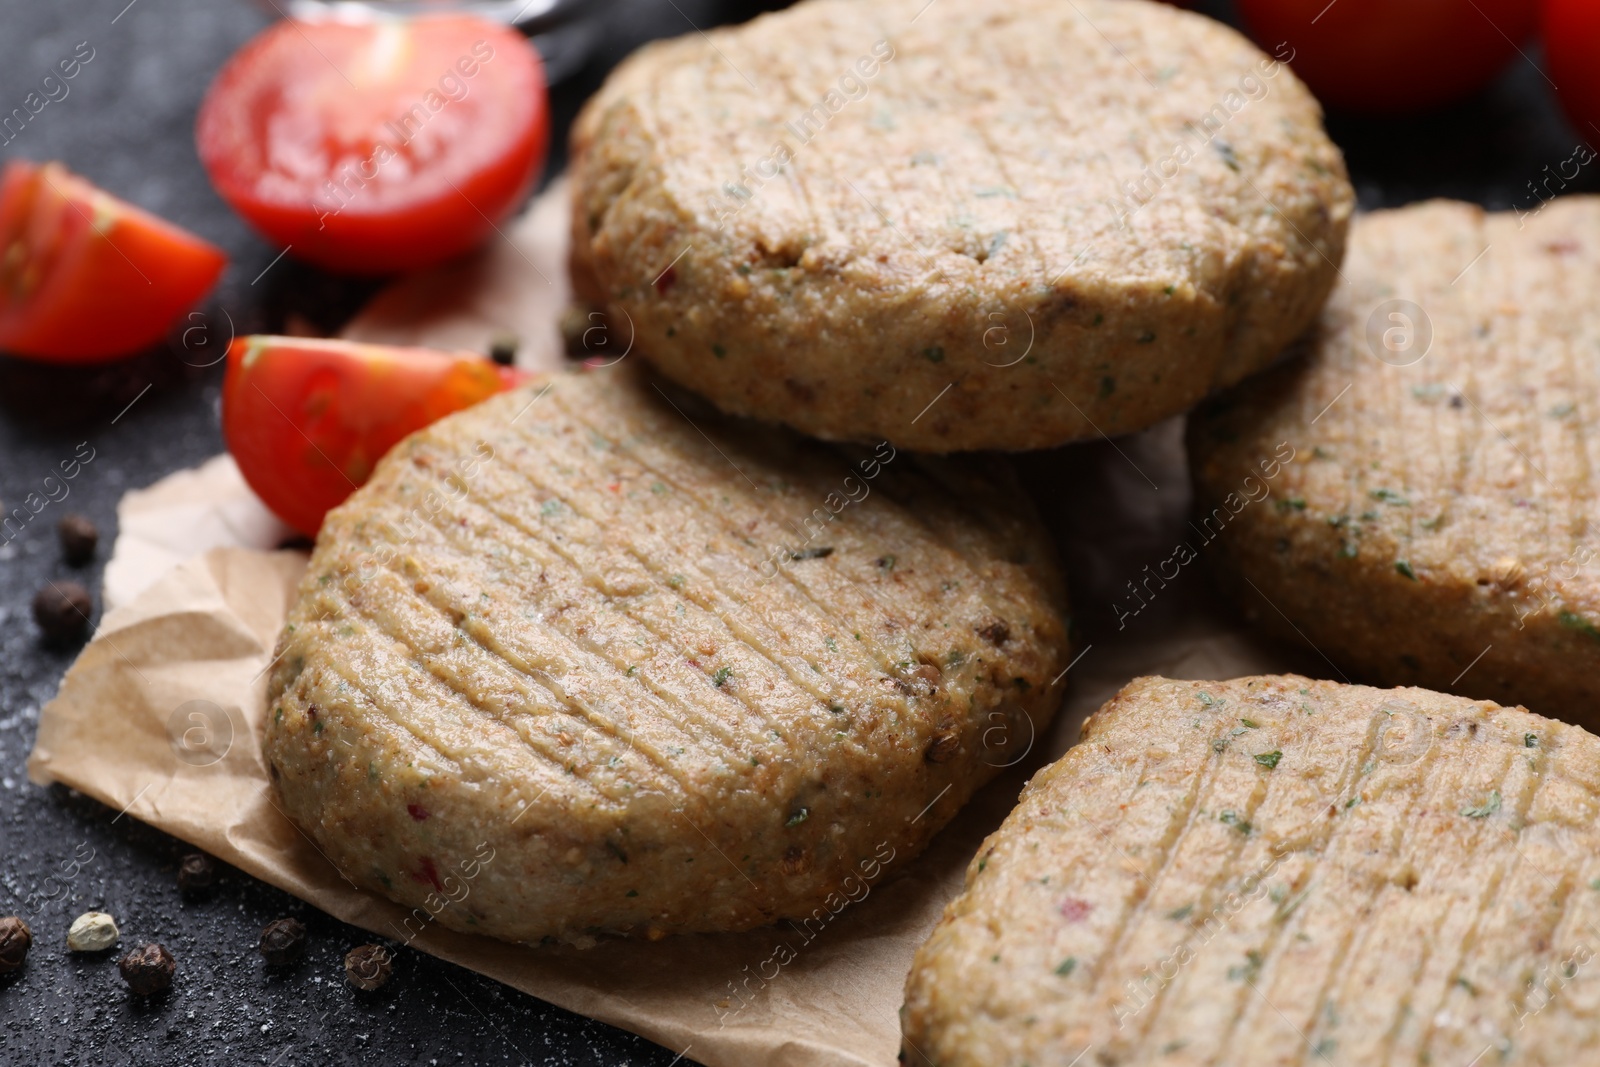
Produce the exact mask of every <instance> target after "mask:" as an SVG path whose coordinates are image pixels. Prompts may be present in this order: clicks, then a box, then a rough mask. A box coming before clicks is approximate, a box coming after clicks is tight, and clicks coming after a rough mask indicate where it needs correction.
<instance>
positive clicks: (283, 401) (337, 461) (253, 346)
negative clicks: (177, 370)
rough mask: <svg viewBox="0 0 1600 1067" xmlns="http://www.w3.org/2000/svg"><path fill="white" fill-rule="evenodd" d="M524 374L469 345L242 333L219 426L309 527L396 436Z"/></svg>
mask: <svg viewBox="0 0 1600 1067" xmlns="http://www.w3.org/2000/svg"><path fill="white" fill-rule="evenodd" d="M528 378H529V375H527V374H526V373H525V372H522V371H517V370H512V369H510V368H507V367H500V366H497V365H496V364H494V363H492V362H490V361H489V360H488V359H485V358H484V357H483V356H481V355H479V354H477V353H475V352H441V351H438V350H435V349H431V348H401V347H396V346H392V345H374V344H362V343H358V342H353V341H332V340H321V339H310V338H301V337H270V336H261V335H257V336H250V337H240V338H236V339H235V340H234V342H233V344H232V345H230V346H229V348H228V371H227V375H226V377H225V378H224V380H223V385H222V434H223V437H224V438H225V439H226V440H227V443H228V451H230V452H231V453H233V458H234V461H235V462H237V463H238V465H239V471H240V473H241V474H243V475H244V480H245V481H246V482H248V483H249V485H250V488H251V489H253V490H255V493H256V495H257V496H259V497H260V498H261V499H262V501H263V502H264V503H265V504H266V505H267V506H268V507H269V508H271V509H272V510H273V511H274V512H275V513H276V514H277V515H278V517H279V518H281V519H283V521H284V522H286V523H288V524H289V525H290V526H293V527H294V528H295V529H297V530H299V531H300V532H301V533H303V534H306V535H308V536H312V537H314V536H316V533H317V530H318V528H319V527H321V525H322V518H323V516H324V515H326V514H327V513H328V510H329V509H330V508H333V507H336V506H338V505H339V504H340V503H342V502H343V501H344V499H345V498H346V497H348V496H349V495H350V494H351V493H353V492H354V491H355V490H356V489H357V488H358V487H359V486H361V485H362V484H363V483H365V482H366V480H367V478H368V477H369V476H371V474H372V469H373V468H374V467H375V466H376V465H377V463H378V460H380V459H381V458H383V455H384V453H386V452H388V451H389V449H391V448H393V447H394V446H395V444H397V443H398V442H399V441H400V440H401V439H402V438H404V437H406V436H407V435H409V434H411V433H414V432H415V431H417V430H420V429H422V428H423V427H425V426H428V425H429V424H431V423H433V422H436V421H438V420H439V419H441V418H443V417H444V416H446V415H449V414H451V413H452V412H455V411H460V410H461V409H463V408H467V407H471V406H472V405H473V404H476V403H478V402H479V401H480V400H485V399H487V398H488V397H491V396H493V395H494V394H496V393H499V392H503V391H505V390H507V389H510V388H513V387H515V386H517V385H519V384H521V383H522V382H524V381H526V380H528Z"/></svg>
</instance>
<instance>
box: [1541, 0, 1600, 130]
mask: <svg viewBox="0 0 1600 1067" xmlns="http://www.w3.org/2000/svg"><path fill="white" fill-rule="evenodd" d="M1544 52H1545V63H1546V66H1547V67H1548V69H1549V74H1550V78H1551V80H1552V81H1554V82H1555V83H1556V96H1557V98H1558V99H1559V100H1560V101H1561V107H1562V109H1563V110H1565V111H1566V113H1567V117H1568V118H1569V119H1571V120H1572V125H1573V126H1574V127H1575V128H1576V129H1577V131H1578V136H1579V137H1582V138H1583V140H1584V142H1585V143H1586V145H1588V144H1600V63H1597V62H1596V59H1597V58H1600V4H1596V3H1595V2H1594V0H1545V5H1544ZM1590 151H1591V154H1590V156H1589V158H1590V159H1592V158H1593V155H1592V150H1590ZM1585 162H1587V161H1585Z"/></svg>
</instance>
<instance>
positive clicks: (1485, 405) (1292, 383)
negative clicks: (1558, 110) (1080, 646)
mask: <svg viewBox="0 0 1600 1067" xmlns="http://www.w3.org/2000/svg"><path fill="white" fill-rule="evenodd" d="M1597 285H1600V198H1595V197H1572V198H1566V199H1560V200H1556V201H1553V202H1551V203H1550V204H1549V205H1547V206H1546V207H1545V208H1544V209H1543V210H1542V211H1540V212H1539V213H1537V214H1535V215H1532V216H1530V217H1527V218H1519V217H1518V216H1517V215H1516V214H1514V213H1511V212H1506V213H1498V214H1489V213H1485V212H1484V211H1483V210H1482V209H1481V208H1478V207H1477V206H1475V205H1470V204H1462V203H1454V202H1449V201H1434V202H1430V203H1425V204H1418V205H1414V206H1412V207H1407V208H1403V209H1400V210H1397V211H1383V212H1375V213H1373V214H1372V215H1368V216H1364V217H1363V218H1361V219H1359V220H1358V221H1357V222H1356V225H1355V227H1354V228H1353V230H1352V232H1351V241H1350V255H1349V258H1348V260H1347V262H1346V264H1345V268H1344V281H1342V282H1341V283H1340V285H1339V287H1338V288H1337V289H1336V290H1335V292H1334V294H1333V297H1332V298H1331V299H1330V301H1329V303H1328V307H1327V309H1326V311H1325V312H1324V313H1323V316H1322V320H1321V323H1320V326H1319V329H1318V332H1317V333H1316V334H1315V335H1313V336H1312V337H1311V338H1310V344H1309V351H1308V352H1307V353H1306V354H1305V355H1304V357H1303V358H1301V359H1299V360H1297V361H1295V362H1293V363H1290V364H1288V365H1286V366H1284V367H1283V368H1281V369H1275V370H1274V371H1272V372H1270V373H1269V374H1266V375H1263V376H1262V377H1261V378H1259V379H1257V380H1255V381H1252V382H1249V383H1247V384H1245V385H1243V386H1241V387H1240V388H1239V389H1237V390H1236V391H1234V392H1233V393H1231V394H1229V395H1226V396H1224V397H1221V398H1219V399H1218V401H1217V402H1216V403H1215V404H1212V405H1208V406H1207V408H1205V409H1203V410H1202V411H1201V412H1199V413H1197V414H1196V415H1195V416H1194V417H1193V418H1192V419H1191V420H1190V431H1189V440H1190V458H1191V466H1192V469H1193V473H1194V479H1195V486H1196V494H1195V495H1196V499H1197V501H1198V510H1199V513H1200V517H1201V521H1204V520H1203V517H1204V516H1206V515H1210V514H1211V513H1212V512H1213V510H1214V509H1215V508H1217V507H1219V506H1222V505H1223V504H1224V503H1225V500H1226V496H1227V494H1228V493H1230V492H1236V491H1238V490H1239V487H1240V485H1241V483H1242V481H1243V479H1244V477H1245V475H1246V474H1248V473H1249V472H1250V468H1251V467H1253V466H1254V465H1255V464H1256V463H1257V461H1258V460H1259V459H1260V458H1261V457H1263V456H1270V455H1271V454H1272V452H1273V450H1274V449H1276V448H1277V447H1279V445H1280V443H1281V442H1287V443H1288V444H1289V445H1290V446H1291V447H1293V449H1294V450H1295V460H1294V462H1292V463H1288V464H1285V465H1284V467H1283V472H1282V474H1281V475H1280V476H1279V477H1278V478H1277V479H1276V481H1275V482H1274V484H1273V487H1272V493H1273V500H1272V501H1271V502H1264V503H1262V504H1258V505H1254V506H1252V507H1249V508H1246V509H1245V510H1244V512H1243V513H1242V514H1240V515H1239V516H1238V517H1237V518H1236V519H1234V520H1233V521H1231V522H1230V523H1229V524H1228V528H1227V530H1226V532H1225V533H1224V534H1222V535H1221V536H1219V537H1218V538H1217V539H1216V543H1215V545H1214V546H1213V547H1212V548H1211V549H1210V552H1211V553H1212V555H1211V559H1212V562H1213V563H1214V564H1216V565H1217V570H1218V573H1219V575H1220V577H1221V580H1222V583H1223V585H1224V586H1225V587H1226V588H1228V589H1229V590H1231V591H1232V592H1233V593H1234V594H1235V595H1236V596H1237V599H1238V602H1239V603H1240V604H1241V605H1243V607H1244V608H1245V610H1246V612H1247V613H1248V614H1249V615H1251V616H1252V617H1253V618H1254V619H1256V620H1257V621H1258V622H1259V623H1260V624H1261V625H1263V626H1264V627H1266V628H1268V629H1270V630H1272V631H1274V632H1277V633H1279V634H1281V635H1282V636H1284V637H1285V638H1286V639H1287V640H1289V641H1293V642H1297V643H1303V642H1304V641H1306V640H1309V641H1310V642H1311V643H1312V644H1313V645H1315V646H1316V648H1317V649H1318V650H1319V651H1320V652H1322V653H1323V654H1324V655H1325V656H1327V657H1328V658H1329V659H1330V660H1331V661H1332V662H1333V663H1335V664H1337V665H1338V666H1339V668H1341V669H1343V670H1345V671H1349V672H1350V673H1351V674H1352V676H1354V677H1356V678H1357V679H1358V680H1362V681H1371V682H1376V683H1381V684H1385V685H1402V684H1404V685H1426V686H1429V687H1431V688H1434V689H1449V690H1453V691H1455V692H1459V693H1462V694H1464V695H1467V696H1474V697H1485V698H1488V699H1492V700H1498V701H1501V702H1502V703H1506V704H1522V705H1525V706H1527V707H1529V708H1532V709H1533V710H1535V711H1537V712H1539V713H1541V714H1544V715H1551V716H1555V717H1557V718H1562V719H1566V720H1568V721H1571V722H1578V723H1580V724H1582V725H1585V726H1589V727H1591V728H1592V727H1595V726H1597V725H1600V712H1597V709H1600V540H1597V539H1596V534H1597V532H1600V531H1597V528H1596V525H1595V523H1596V519H1597V518H1600V512H1597V510H1596V505H1595V473H1594V472H1595V470H1596V468H1597V466H1600V437H1597V436H1596V435H1595V433H1594V432H1593V429H1592V426H1593V423H1594V421H1595V419H1596V418H1597V417H1600V363H1597V361H1596V356H1597V353H1600V320H1597V319H1596V317H1595V315H1594V312H1593V302H1594V293H1595V289H1596V286H1597ZM1380 357H1381V358H1380ZM1252 585H1253V586H1254V588H1252Z"/></svg>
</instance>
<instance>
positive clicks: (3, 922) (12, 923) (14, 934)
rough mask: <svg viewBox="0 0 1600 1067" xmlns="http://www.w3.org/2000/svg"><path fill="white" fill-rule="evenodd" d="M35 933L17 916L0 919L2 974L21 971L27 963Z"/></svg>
mask: <svg viewBox="0 0 1600 1067" xmlns="http://www.w3.org/2000/svg"><path fill="white" fill-rule="evenodd" d="M32 944H33V931H32V930H29V929H28V924H27V923H25V922H23V921H22V920H21V919H19V918H17V917H16V916H15V915H7V916H6V917H5V918H4V919H0V974H9V973H10V972H12V971H20V970H21V969H22V965H23V964H24V963H25V962H27V959H28V948H29V946H31V945H32Z"/></svg>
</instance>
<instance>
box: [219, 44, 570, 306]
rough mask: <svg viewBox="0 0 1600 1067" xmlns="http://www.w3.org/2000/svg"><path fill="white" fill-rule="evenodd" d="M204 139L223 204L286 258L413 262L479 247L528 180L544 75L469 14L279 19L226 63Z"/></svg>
mask: <svg viewBox="0 0 1600 1067" xmlns="http://www.w3.org/2000/svg"><path fill="white" fill-rule="evenodd" d="M196 137H197V140H198V143H199V148H200V161H201V162H202V163H203V164H205V168H206V171H207V173H209V174H210V176H211V181H212V184H213V185H215V186H216V188H217V191H218V192H219V193H220V194H221V195H222V198H223V199H224V200H226V201H227V202H228V203H229V204H231V205H232V206H233V208H234V210H236V211H238V212H239V213H240V214H241V215H243V216H244V217H245V219H246V220H248V221H249V222H250V223H251V224H252V225H254V226H255V227H256V229H258V230H260V231H261V232H262V233H263V234H265V235H266V236H267V237H268V238H269V239H271V240H273V241H275V242H277V243H279V244H282V245H287V246H289V248H290V249H291V251H290V254H291V255H294V256H297V257H299V258H301V259H304V260H306V261H308V262H311V263H315V264H318V265H319V266H323V267H327V268H329V269H331V270H339V271H349V272H354V273H363V274H381V273H389V272H393V271H399V270H410V269H413V268H416V267H422V266H426V265H428V264H431V263H436V262H438V261H440V260H443V259H448V258H449V257H451V256H454V255H457V254H459V253H461V252H464V251H466V250H467V249H469V248H472V247H474V246H475V245H477V244H480V243H481V242H483V241H484V240H485V239H486V238H487V237H488V236H489V235H490V234H492V233H493V232H494V228H495V226H496V225H497V224H498V223H500V222H501V221H502V220H504V219H505V218H506V217H507V216H508V215H510V214H511V212H512V211H514V210H515V209H516V208H517V206H518V205H519V204H520V203H521V201H522V199H523V197H524V196H525V195H526V194H527V192H528V190H529V189H530V188H531V187H532V185H533V181H534V179H535V178H536V177H537V176H538V173H539V168H540V166H541V165H542V164H543V162H544V155H545V148H546V142H547V141H548V138H549V110H548V108H547V106H546V98H545V82H544V68H543V66H542V65H541V64H540V62H539V56H538V53H537V52H535V51H534V50H533V47H532V46H531V45H530V44H528V42H527V41H526V40H524V39H523V38H522V36H521V35H520V34H518V33H517V32H516V31H514V30H511V29H509V28H507V27H505V26H501V25H500V24H498V23H494V22H489V21H487V20H486V19H482V18H478V17H476V16H471V15H455V14H439V15H426V16H422V17H419V18H416V19H414V20H410V21H399V20H387V19H386V20H381V21H375V22H364V23H352V22H335V21H319V22H287V21H286V22H279V23H277V24H275V25H273V26H271V27H269V28H268V29H267V30H265V31H264V32H262V33H261V34H260V35H259V36H257V37H256V38H255V39H254V40H252V41H250V42H249V43H248V44H246V45H245V46H244V48H242V49H240V50H239V52H238V53H237V54H236V55H235V56H234V57H233V58H232V59H230V60H228V62H227V64H226V65H225V66H223V68H222V70H221V72H220V73H219V74H218V75H217V78H216V80H215V81H214V82H212V84H211V88H210V89H209V90H208V91H207V92H206V97H205V100H204V101H203V102H202V104H201V105H200V117H199V121H198V123H197V126H196Z"/></svg>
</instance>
